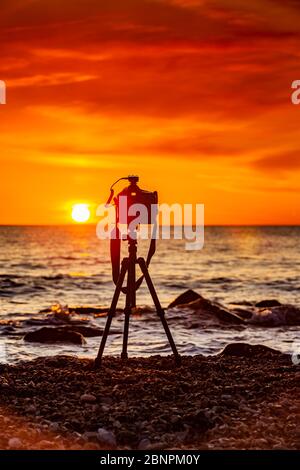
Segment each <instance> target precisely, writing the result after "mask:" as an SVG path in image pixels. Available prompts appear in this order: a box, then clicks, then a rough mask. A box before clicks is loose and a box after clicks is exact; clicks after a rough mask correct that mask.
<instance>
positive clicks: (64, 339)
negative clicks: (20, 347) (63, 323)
mask: <svg viewBox="0 0 300 470" xmlns="http://www.w3.org/2000/svg"><path fill="white" fill-rule="evenodd" d="M24 341H29V342H31V343H32V342H36V343H73V344H80V345H83V344H85V342H86V341H85V339H84V337H83V336H82V334H81V333H78V332H76V331H71V330H69V329H68V328H51V327H49V328H48V327H43V328H40V329H39V330H36V331H31V332H29V333H26V335H25V336H24Z"/></svg>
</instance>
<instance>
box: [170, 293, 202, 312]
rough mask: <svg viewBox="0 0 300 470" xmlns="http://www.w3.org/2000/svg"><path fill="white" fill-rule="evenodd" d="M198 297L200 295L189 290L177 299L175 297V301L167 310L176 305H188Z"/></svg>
mask: <svg viewBox="0 0 300 470" xmlns="http://www.w3.org/2000/svg"><path fill="white" fill-rule="evenodd" d="M200 297H201V295H199V294H197V292H195V291H193V290H191V289H189V290H187V291H185V292H183V294H180V295H179V296H178V297H176V299H175V300H173V302H171V303H170V305H169V306H168V308H173V307H176V306H177V305H182V304H188V303H190V302H193V301H194V300H197V299H199V298H200Z"/></svg>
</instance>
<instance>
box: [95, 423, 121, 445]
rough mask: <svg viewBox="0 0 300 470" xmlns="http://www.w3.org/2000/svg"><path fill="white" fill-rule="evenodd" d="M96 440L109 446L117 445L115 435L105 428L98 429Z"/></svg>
mask: <svg viewBox="0 0 300 470" xmlns="http://www.w3.org/2000/svg"><path fill="white" fill-rule="evenodd" d="M98 441H99V442H102V443H103V444H107V445H109V446H111V447H116V446H117V440H116V436H115V435H114V433H113V432H112V431H108V430H107V429H105V428H99V429H98Z"/></svg>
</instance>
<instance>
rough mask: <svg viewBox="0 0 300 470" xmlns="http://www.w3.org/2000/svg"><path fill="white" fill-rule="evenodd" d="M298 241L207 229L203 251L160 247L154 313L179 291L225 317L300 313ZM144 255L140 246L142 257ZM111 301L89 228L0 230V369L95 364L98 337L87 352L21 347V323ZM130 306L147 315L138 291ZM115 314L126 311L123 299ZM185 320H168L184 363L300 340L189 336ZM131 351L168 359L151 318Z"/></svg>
mask: <svg viewBox="0 0 300 470" xmlns="http://www.w3.org/2000/svg"><path fill="white" fill-rule="evenodd" d="M299 236H300V227H207V228H206V229H205V244H204V248H203V249H202V250H200V251H190V252H189V251H186V249H185V241H184V240H159V241H158V243H157V252H156V254H155V256H154V258H153V261H152V263H151V267H150V272H151V276H152V279H153V281H154V284H155V286H156V288H157V292H158V295H159V298H160V300H161V303H162V304H163V306H167V305H168V304H169V303H170V302H171V301H172V300H173V299H174V298H175V297H176V296H178V295H179V294H181V293H182V292H184V291H185V290H186V289H194V290H196V291H197V292H198V293H200V294H201V295H202V296H204V297H206V298H208V299H210V300H212V301H217V302H220V303H222V304H223V305H225V306H226V307H228V308H233V307H234V305H235V304H240V305H243V304H244V302H245V301H246V302H252V303H255V302H257V301H260V300H263V299H277V300H279V301H280V302H281V303H284V304H292V305H294V306H300V252H299ZM146 250H147V242H142V243H141V244H140V245H139V252H140V254H141V255H144V254H145V253H146ZM123 252H124V255H125V253H126V244H125V242H124V243H123ZM113 291H114V284H113V283H112V281H111V266H110V259H109V245H108V242H107V241H103V240H99V239H98V238H97V237H96V230H95V227H93V226H75V225H72V226H66V227H54V226H53V227H29V226H28V227H8V226H2V227H0V315H1V317H0V320H1V323H2V325H1V324H0V361H2V362H3V361H4V362H14V361H17V360H20V359H30V358H34V357H36V356H39V355H49V354H57V353H63V354H78V355H80V356H85V357H94V356H95V354H96V352H97V347H98V344H99V341H100V338H99V337H96V338H87V344H86V345H84V346H73V345H61V344H55V345H51V346H49V345H42V344H38V343H26V342H24V341H23V339H22V334H21V332H23V331H25V330H26V328H25V326H26V322H27V321H28V319H30V318H34V319H41V320H42V319H43V318H45V313H39V311H40V310H42V309H45V308H47V307H49V306H51V305H53V304H57V303H60V304H61V305H69V306H80V305H85V306H105V307H106V306H109V304H110V301H111V297H112V295H113ZM137 303H138V304H139V305H142V306H151V305H152V302H151V298H150V296H149V294H148V291H147V289H146V287H145V285H144V284H143V285H142V287H141V288H140V290H139V291H138V294H137ZM119 305H120V307H122V306H123V305H124V296H123V297H122V298H121V300H120V304H119ZM192 315H196V313H195V312H193V313H191V312H187V311H186V310H182V311H178V310H176V311H168V312H167V318H168V319H169V323H170V328H171V330H172V333H173V335H174V338H175V340H176V343H177V345H178V349H179V351H180V352H181V353H182V354H198V353H202V354H215V353H217V352H218V351H220V350H221V349H222V348H223V347H224V346H225V345H226V344H228V343H231V342H236V341H246V342H250V343H254V344H258V343H261V344H262V343H263V344H266V345H269V346H271V347H275V348H277V349H280V350H282V351H286V352H292V351H293V349H292V348H293V344H295V341H296V342H297V341H298V340H299V339H300V334H299V333H300V327H299V326H287V325H282V326H278V327H273V328H267V327H265V326H260V327H259V326H251V325H247V326H240V325H238V326H232V325H217V324H216V325H213V324H210V325H208V324H203V327H199V326H197V327H194V326H193V317H192ZM88 320H89V321H90V323H92V324H93V325H97V326H101V327H103V326H104V324H105V318H93V317H89V319H88ZM7 321H10V322H11V323H12V325H14V326H16V330H15V333H14V334H13V335H10V334H7V329H6V327H7ZM15 322H19V323H18V324H16V323H15ZM122 323H123V318H122V316H121V315H119V316H117V317H116V318H115V319H114V321H113V327H114V328H116V329H117V330H120V329H121V328H122ZM1 328H2V330H1ZM18 328H19V329H18ZM18 332H19V334H18ZM121 344H122V336H121V335H120V334H116V335H111V336H109V338H108V342H107V353H109V354H119V353H120V350H121ZM128 350H129V354H131V355H133V356H136V355H148V354H167V353H169V347H168V344H167V341H166V338H165V335H164V332H163V329H162V327H161V325H160V322H159V319H158V318H157V317H156V316H155V315H154V313H151V312H150V313H147V312H144V313H142V314H140V315H134V316H133V318H132V321H131V324H130V337H129V346H128Z"/></svg>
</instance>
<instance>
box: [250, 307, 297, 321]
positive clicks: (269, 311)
mask: <svg viewBox="0 0 300 470" xmlns="http://www.w3.org/2000/svg"><path fill="white" fill-rule="evenodd" d="M249 322H250V323H254V324H259V325H264V326H280V325H300V309H299V308H297V307H293V306H292V305H280V306H279V307H268V308H261V309H256V311H255V312H254V313H253V315H252V318H251V319H250V320H249Z"/></svg>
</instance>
